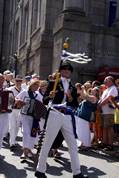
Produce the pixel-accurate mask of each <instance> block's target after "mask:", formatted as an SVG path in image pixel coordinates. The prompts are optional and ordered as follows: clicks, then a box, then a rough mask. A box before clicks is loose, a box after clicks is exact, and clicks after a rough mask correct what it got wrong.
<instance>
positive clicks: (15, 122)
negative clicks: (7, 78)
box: [8, 75, 23, 151]
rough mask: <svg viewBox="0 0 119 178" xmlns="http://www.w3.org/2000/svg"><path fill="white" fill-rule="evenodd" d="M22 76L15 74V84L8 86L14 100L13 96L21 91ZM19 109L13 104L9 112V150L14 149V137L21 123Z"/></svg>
mask: <svg viewBox="0 0 119 178" xmlns="http://www.w3.org/2000/svg"><path fill="white" fill-rule="evenodd" d="M22 81H23V80H22V77H21V76H20V75H17V76H16V78H15V85H14V86H12V87H9V88H8V90H10V91H12V92H13V95H14V100H15V97H16V96H17V95H18V94H19V93H20V92H21V91H22V88H21V84H22ZM19 111H20V109H19V108H17V107H16V106H15V105H14V106H13V112H12V113H11V114H9V133H10V140H9V143H10V150H11V151H15V149H16V145H15V144H16V137H17V134H18V130H19V127H20V125H21V121H20V116H19Z"/></svg>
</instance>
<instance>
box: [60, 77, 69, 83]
mask: <svg viewBox="0 0 119 178" xmlns="http://www.w3.org/2000/svg"><path fill="white" fill-rule="evenodd" d="M61 80H62V82H65V81H67V82H68V83H69V82H70V81H71V79H67V78H65V77H61Z"/></svg>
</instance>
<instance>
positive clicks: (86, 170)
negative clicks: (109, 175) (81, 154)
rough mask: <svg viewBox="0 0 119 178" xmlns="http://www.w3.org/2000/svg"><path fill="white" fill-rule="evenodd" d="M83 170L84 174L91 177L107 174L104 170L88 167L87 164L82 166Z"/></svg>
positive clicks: (95, 177) (96, 177)
mask: <svg viewBox="0 0 119 178" xmlns="http://www.w3.org/2000/svg"><path fill="white" fill-rule="evenodd" d="M81 171H82V173H83V174H84V175H85V174H86V175H88V176H89V178H98V177H100V176H104V175H106V174H105V173H104V172H103V171H101V170H100V169H97V168H95V167H90V168H87V167H86V166H81Z"/></svg>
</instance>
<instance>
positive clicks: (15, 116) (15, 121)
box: [9, 109, 21, 146]
mask: <svg viewBox="0 0 119 178" xmlns="http://www.w3.org/2000/svg"><path fill="white" fill-rule="evenodd" d="M19 112H20V110H19V109H13V111H12V113H10V114H9V133H10V141H9V142H10V146H12V145H15V143H16V137H17V134H18V131H19V127H20V125H21V120H20V114H19Z"/></svg>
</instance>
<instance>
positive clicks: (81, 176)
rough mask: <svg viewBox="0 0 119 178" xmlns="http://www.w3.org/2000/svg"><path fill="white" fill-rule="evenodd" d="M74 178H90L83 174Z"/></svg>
mask: <svg viewBox="0 0 119 178" xmlns="http://www.w3.org/2000/svg"><path fill="white" fill-rule="evenodd" d="M73 178H88V176H84V175H83V174H82V173H80V174H77V175H73Z"/></svg>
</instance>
